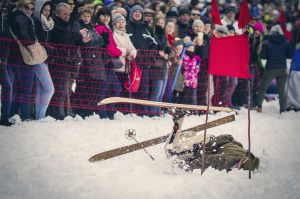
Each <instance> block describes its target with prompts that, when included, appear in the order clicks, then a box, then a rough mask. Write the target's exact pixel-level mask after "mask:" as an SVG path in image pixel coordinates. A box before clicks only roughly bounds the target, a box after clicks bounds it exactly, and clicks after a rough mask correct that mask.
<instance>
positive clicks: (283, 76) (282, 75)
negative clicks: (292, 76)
mask: <svg viewBox="0 0 300 199" xmlns="http://www.w3.org/2000/svg"><path fill="white" fill-rule="evenodd" d="M287 77H288V72H287V70H286V69H285V68H280V69H270V70H265V71H264V72H263V75H262V79H261V85H260V87H259V91H258V94H257V105H258V107H261V106H262V102H263V100H264V97H265V94H266V91H267V89H268V87H269V85H270V84H271V82H272V80H273V79H274V78H276V85H277V90H278V94H279V105H280V111H285V110H286V94H285V93H286V92H285V91H286V83H287Z"/></svg>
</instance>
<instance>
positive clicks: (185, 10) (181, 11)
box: [178, 7, 191, 16]
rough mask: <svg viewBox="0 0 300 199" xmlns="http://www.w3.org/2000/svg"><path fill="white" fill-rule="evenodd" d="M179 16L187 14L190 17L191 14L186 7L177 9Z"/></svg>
mask: <svg viewBox="0 0 300 199" xmlns="http://www.w3.org/2000/svg"><path fill="white" fill-rule="evenodd" d="M178 14H179V16H180V15H184V14H188V15H191V12H190V10H189V9H188V8H187V7H182V8H180V9H179V13H178Z"/></svg>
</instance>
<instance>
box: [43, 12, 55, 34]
mask: <svg viewBox="0 0 300 199" xmlns="http://www.w3.org/2000/svg"><path fill="white" fill-rule="evenodd" d="M41 23H42V27H43V30H44V31H50V30H52V29H53V27H54V22H53V20H52V18H51V17H49V18H48V19H47V18H46V17H45V15H43V14H41Z"/></svg>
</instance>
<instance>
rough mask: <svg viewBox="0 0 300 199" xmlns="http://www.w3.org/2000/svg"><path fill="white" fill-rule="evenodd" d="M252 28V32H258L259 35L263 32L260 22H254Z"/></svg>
mask: <svg viewBox="0 0 300 199" xmlns="http://www.w3.org/2000/svg"><path fill="white" fill-rule="evenodd" d="M253 28H254V30H258V31H259V32H260V33H261V34H262V33H263V32H264V25H263V24H262V23H261V22H256V23H255V24H254V25H253Z"/></svg>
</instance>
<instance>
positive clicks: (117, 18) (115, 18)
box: [111, 13, 126, 26]
mask: <svg viewBox="0 0 300 199" xmlns="http://www.w3.org/2000/svg"><path fill="white" fill-rule="evenodd" d="M120 20H124V21H126V19H125V17H124V16H123V15H121V14H120V13H116V14H114V15H113V16H112V20H111V23H112V25H113V26H115V24H116V23H117V22H118V21H120Z"/></svg>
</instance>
